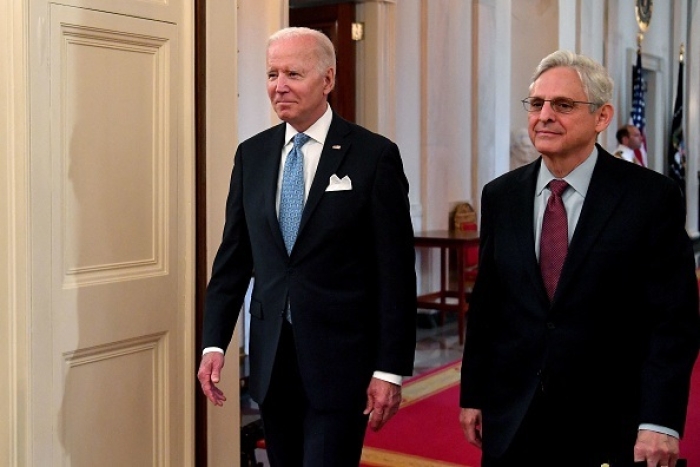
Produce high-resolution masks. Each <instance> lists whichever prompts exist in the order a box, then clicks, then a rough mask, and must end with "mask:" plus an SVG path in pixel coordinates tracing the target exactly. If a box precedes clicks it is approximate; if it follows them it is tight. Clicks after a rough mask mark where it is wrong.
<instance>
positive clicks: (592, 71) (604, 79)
mask: <svg viewBox="0 0 700 467" xmlns="http://www.w3.org/2000/svg"><path fill="white" fill-rule="evenodd" d="M557 67H568V68H573V69H574V70H575V71H576V73H578V76H579V78H580V79H581V85H582V86H583V92H584V93H585V94H586V98H587V100H588V101H589V102H593V103H594V104H591V105H590V110H591V112H594V111H595V110H596V109H599V108H600V107H602V106H603V104H608V103H610V102H611V101H612V96H613V87H614V83H613V79H612V78H611V77H610V75H609V74H608V71H607V70H606V69H605V67H604V66H603V65H601V64H600V63H598V62H596V61H595V60H593V59H592V58H590V57H587V56H585V55H580V54H576V53H574V52H571V51H569V50H557V51H556V52H552V53H551V54H549V55H547V56H546V57H545V58H543V59H542V61H541V62H540V64H539V65H537V68H535V74H534V75H532V82H531V83H530V91H532V88H533V86H534V85H535V81H536V80H537V78H539V77H540V76H541V75H542V73H544V72H545V71H547V70H551V69H552V68H557Z"/></svg>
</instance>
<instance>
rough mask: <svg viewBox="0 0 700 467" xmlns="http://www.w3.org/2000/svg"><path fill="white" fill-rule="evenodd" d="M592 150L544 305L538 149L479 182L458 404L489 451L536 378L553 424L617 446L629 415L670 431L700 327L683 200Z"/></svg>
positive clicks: (503, 440)
mask: <svg viewBox="0 0 700 467" xmlns="http://www.w3.org/2000/svg"><path fill="white" fill-rule="evenodd" d="M597 149H598V160H597V162H596V165H595V168H594V170H593V174H592V178H591V182H590V185H589V188H588V192H587V194H586V198H585V200H584V204H583V207H582V210H581V215H580V218H579V221H578V224H577V226H576V230H575V231H574V234H573V237H572V239H571V242H570V245H569V251H568V255H567V258H566V261H565V263H564V266H563V270H562V273H561V277H560V280H559V284H558V287H557V290H556V293H555V296H554V298H553V300H552V303H550V301H549V299H548V298H547V293H546V291H545V288H544V284H543V282H542V279H541V275H540V270H539V264H538V261H537V258H536V255H535V225H534V211H533V205H534V195H535V184H536V180H537V176H538V173H539V169H540V164H541V158H540V159H538V160H536V161H535V162H533V163H530V164H528V165H526V166H524V167H521V168H519V169H516V170H513V171H511V172H509V173H506V174H504V175H502V176H500V177H499V178H497V179H495V180H493V181H492V182H490V183H488V184H487V185H486V186H485V187H484V189H483V193H482V214H481V234H480V242H481V244H480V254H481V263H480V266H479V275H478V276H477V280H476V284H475V288H474V291H473V295H472V299H471V303H470V307H469V315H468V323H467V336H466V341H465V349H464V360H463V367H462V382H461V400H460V406H461V407H471V408H479V409H481V410H482V414H483V430H484V444H483V449H484V451H485V452H488V453H490V454H491V455H499V454H500V453H502V452H503V451H504V450H505V449H506V448H507V446H508V444H509V443H510V441H511V440H512V438H513V436H514V434H515V432H516V430H517V428H518V426H519V424H520V422H521V421H522V419H523V417H524V415H525V412H526V410H527V408H528V406H529V404H530V401H531V400H532V398H533V395H534V394H535V391H536V390H537V389H538V388H540V387H544V390H545V392H546V393H547V394H548V397H549V400H550V401H553V403H554V404H557V405H556V407H559V409H560V410H559V413H560V414H561V417H562V420H561V429H562V430H567V429H570V428H572V427H577V428H580V427H584V428H588V429H590V430H592V433H595V435H594V438H595V442H594V443H593V444H596V443H599V444H602V443H608V445H609V446H608V447H609V448H610V449H615V448H616V447H619V446H620V445H621V444H620V443H624V449H626V448H627V445H628V443H629V442H630V440H631V442H632V443H633V441H634V438H635V437H636V433H637V427H638V425H639V424H640V423H653V424H657V425H662V426H666V427H669V428H672V429H674V430H676V431H678V432H679V433H683V428H684V424H685V417H686V408H687V403H688V393H689V387H690V375H691V372H692V367H693V363H694V361H695V359H696V357H697V353H698V345H699V335H700V324H699V322H698V288H697V279H696V277H695V262H694V256H693V248H692V244H691V242H690V239H689V237H688V235H687V233H686V230H685V206H684V203H683V202H682V198H681V193H680V190H679V188H678V185H677V184H676V182H674V181H672V180H671V179H670V178H668V177H665V176H663V175H661V174H658V173H656V172H654V171H652V170H649V169H646V168H643V167H640V166H637V165H635V164H631V163H629V162H627V161H624V160H621V159H617V158H615V157H613V156H612V155H610V154H609V153H608V152H606V151H605V150H603V149H602V148H601V147H600V146H598V147H597ZM618 452H619V451H618ZM629 452H630V454H631V452H632V445H631V444H630V445H629Z"/></svg>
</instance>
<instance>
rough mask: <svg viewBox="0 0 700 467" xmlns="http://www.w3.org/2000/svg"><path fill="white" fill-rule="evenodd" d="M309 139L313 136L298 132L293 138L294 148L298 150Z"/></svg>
mask: <svg viewBox="0 0 700 467" xmlns="http://www.w3.org/2000/svg"><path fill="white" fill-rule="evenodd" d="M309 139H311V137H310V136H309V135H307V134H306V133H297V134H296V135H294V139H293V144H294V148H295V149H297V150H299V149H301V147H302V146H303V145H305V144H306V142H307V141H309Z"/></svg>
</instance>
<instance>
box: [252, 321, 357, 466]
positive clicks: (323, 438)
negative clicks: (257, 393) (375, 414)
mask: <svg viewBox="0 0 700 467" xmlns="http://www.w3.org/2000/svg"><path fill="white" fill-rule="evenodd" d="M312 402H313V401H310V400H309V398H308V396H307V395H306V392H305V391H304V387H303V385H302V382H301V377H300V375H299V366H298V362H297V357H296V350H295V347H294V337H293V333H292V325H291V324H288V323H286V322H285V323H284V324H283V327H282V337H281V339H280V344H279V347H278V349H277V356H276V358H275V365H274V369H273V372H272V379H271V381H270V389H269V391H268V394H267V397H266V398H265V401H264V402H263V404H262V405H261V406H260V414H261V418H262V421H263V426H264V432H265V446H266V450H267V456H268V459H269V461H270V465H271V467H324V466H325V467H357V466H358V465H359V463H360V457H361V455H362V444H363V441H364V436H365V430H366V428H367V420H368V417H367V416H365V415H363V414H362V410H357V409H352V410H351V409H348V410H318V409H316V408H314V407H313V406H312Z"/></svg>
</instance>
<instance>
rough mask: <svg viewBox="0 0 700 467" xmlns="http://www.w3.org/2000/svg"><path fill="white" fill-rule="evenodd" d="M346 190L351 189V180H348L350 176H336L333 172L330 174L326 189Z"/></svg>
mask: <svg viewBox="0 0 700 467" xmlns="http://www.w3.org/2000/svg"><path fill="white" fill-rule="evenodd" d="M346 190H352V182H351V181H350V177H348V176H347V175H346V176H344V177H343V178H342V179H341V178H338V176H337V175H335V174H333V175H331V181H330V183H329V184H328V187H327V188H326V191H346Z"/></svg>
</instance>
